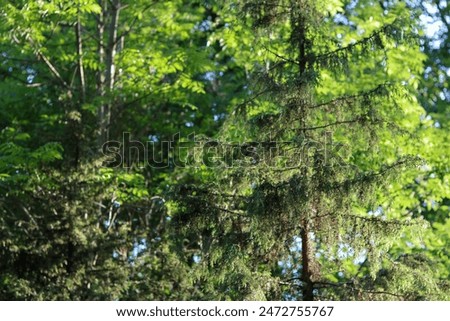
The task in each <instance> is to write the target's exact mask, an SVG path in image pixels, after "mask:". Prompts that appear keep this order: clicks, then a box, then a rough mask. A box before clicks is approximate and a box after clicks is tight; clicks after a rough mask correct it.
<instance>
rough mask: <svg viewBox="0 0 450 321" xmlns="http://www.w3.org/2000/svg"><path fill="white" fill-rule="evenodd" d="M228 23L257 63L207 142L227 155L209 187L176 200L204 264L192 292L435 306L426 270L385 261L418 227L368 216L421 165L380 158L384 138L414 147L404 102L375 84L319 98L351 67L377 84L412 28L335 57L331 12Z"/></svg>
mask: <svg viewBox="0 0 450 321" xmlns="http://www.w3.org/2000/svg"><path fill="white" fill-rule="evenodd" d="M236 10H238V11H241V12H243V16H244V19H243V20H244V21H245V22H244V24H245V23H247V24H250V25H251V27H252V28H253V30H254V32H255V47H254V52H255V54H256V53H258V52H264V55H265V57H266V59H265V60H264V63H260V64H255V66H254V68H253V71H252V73H251V75H250V76H249V79H250V82H251V86H250V88H249V90H248V96H249V98H248V99H247V100H246V101H244V102H243V103H242V104H240V105H239V106H238V107H237V108H236V109H235V110H234V111H233V112H232V114H231V116H230V117H229V119H228V120H227V122H226V123H225V124H224V127H223V128H222V131H221V134H220V136H219V138H218V139H216V140H207V141H206V142H204V145H203V146H204V152H205V154H206V156H205V157H204V159H205V158H206V159H207V160H208V161H210V160H211V158H210V156H211V155H217V154H220V155H222V156H223V157H221V158H220V161H217V159H216V161H215V162H209V163H207V165H209V166H210V169H209V170H206V171H207V173H208V175H205V177H207V180H209V183H208V182H207V183H206V184H205V185H203V186H194V185H183V186H180V187H179V188H178V190H177V191H176V196H177V198H178V200H177V202H176V203H175V204H176V212H177V214H176V216H175V220H174V222H175V224H176V225H177V226H178V227H179V229H180V231H183V232H184V233H185V234H184V235H186V238H187V239H189V240H190V242H189V244H187V245H186V249H189V250H190V251H193V252H194V253H195V255H194V257H195V260H196V261H197V262H199V263H198V264H197V265H196V266H194V269H196V278H197V280H198V286H199V287H200V289H201V290H200V292H202V293H204V295H205V297H207V298H219V299H258V300H262V299H272V300H279V299H301V300H316V299H346V300H347V299H357V300H364V299H366V300H368V299H419V298H423V296H424V295H425V296H426V294H427V293H428V294H429V293H432V292H434V293H439V291H440V290H439V288H438V285H437V284H436V283H434V281H433V280H432V273H431V268H430V265H429V262H428V261H427V260H426V259H424V258H423V257H420V256H413V255H402V256H399V257H392V256H388V255H387V251H388V249H389V248H390V246H391V244H392V243H393V242H394V240H395V239H396V238H398V237H400V236H401V235H402V233H404V232H405V231H415V232H414V233H418V232H420V230H421V229H422V228H423V227H424V223H423V221H422V220H421V219H412V218H411V217H409V216H405V217H404V218H402V219H397V218H396V219H390V218H389V217H386V215H383V213H382V210H381V209H379V208H378V207H377V195H380V191H382V190H383V188H384V186H386V185H387V184H389V182H392V180H395V175H396V174H398V173H399V172H401V171H402V170H403V169H404V168H405V167H408V166H409V167H411V166H416V165H418V164H420V163H421V161H420V159H418V158H416V157H413V156H409V155H403V156H402V157H398V158H397V159H395V160H393V161H390V162H385V161H384V160H383V159H381V158H377V157H376V156H377V147H378V145H379V142H380V139H381V138H380V136H381V137H383V136H386V135H391V136H392V137H395V135H410V133H408V132H407V131H406V130H405V129H404V128H402V127H401V126H400V125H398V124H397V123H396V122H395V120H396V119H398V118H399V117H402V116H401V114H402V110H401V108H399V107H398V104H397V100H398V99H405V98H406V99H407V98H408V97H410V95H411V93H410V92H409V91H408V90H407V89H403V88H402V86H401V85H400V84H393V83H388V82H383V83H374V84H372V88H368V89H367V90H364V91H361V92H359V93H354V94H349V95H344V96H334V97H328V99H326V100H320V99H318V97H320V96H319V95H318V88H320V81H321V75H322V72H323V71H324V70H326V71H331V72H333V73H334V74H335V75H345V73H346V72H348V70H349V64H357V63H358V61H359V60H364V59H365V60H367V59H369V60H371V61H373V67H372V68H373V69H372V70H368V71H367V72H369V73H370V72H376V71H377V70H379V69H380V68H383V66H385V65H386V64H388V63H389V62H388V61H387V52H388V51H389V48H392V47H394V46H397V45H398V44H399V43H402V42H403V43H410V44H414V42H415V41H416V40H415V37H414V36H413V34H412V33H411V30H412V27H411V26H410V20H409V19H410V17H409V16H407V15H405V16H399V17H393V18H392V19H391V22H390V23H388V24H386V25H384V26H380V27H379V28H378V29H377V30H375V31H374V32H371V33H370V34H363V35H361V37H360V38H359V39H357V40H355V41H354V42H352V43H350V44H348V45H345V46H343V45H341V44H340V43H339V42H338V41H336V39H332V38H331V37H329V36H328V34H327V26H328V27H329V26H330V25H333V24H334V23H335V21H334V20H333V19H334V18H335V16H334V14H335V13H336V12H333V10H332V9H330V6H329V5H327V3H326V2H320V1H319V2H317V1H308V0H301V1H293V0H287V1H284V0H267V1H244V2H243V3H241V5H240V6H237V9H236ZM345 142H351V144H346V143H345ZM364 159H371V160H373V161H372V162H371V163H370V165H368V163H367V162H364V161H363V160H364ZM187 243H188V242H187ZM420 269H422V270H421V272H420V273H419V272H417V271H418V270H420ZM342 271H345V273H343V272H342ZM417 289H421V290H420V291H418V290H417Z"/></svg>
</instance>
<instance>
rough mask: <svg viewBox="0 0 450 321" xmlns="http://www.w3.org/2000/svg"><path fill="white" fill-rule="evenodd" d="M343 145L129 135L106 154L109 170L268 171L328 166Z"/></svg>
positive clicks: (325, 139) (109, 145) (325, 138)
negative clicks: (222, 169)
mask: <svg viewBox="0 0 450 321" xmlns="http://www.w3.org/2000/svg"><path fill="white" fill-rule="evenodd" d="M340 147H341V146H340V145H339V144H333V142H332V136H331V133H326V134H325V135H324V136H323V137H322V138H321V139H319V140H312V139H308V138H303V139H296V140H292V141H277V140H272V139H269V140H265V141H249V142H240V143H236V142H224V141H219V140H214V139H208V138H205V137H204V136H202V135H196V134H195V133H191V134H189V135H186V136H182V135H181V134H179V133H177V134H175V135H173V136H172V139H171V140H163V141H159V140H158V139H157V138H156V137H155V136H149V139H148V140H147V141H145V142H142V141H139V140H135V139H132V137H131V133H129V132H125V133H123V135H122V140H121V141H108V142H106V143H104V144H103V146H102V152H103V155H104V156H105V158H106V160H105V162H104V164H103V165H104V166H105V167H122V168H131V167H138V168H143V167H148V166H150V167H152V168H173V167H194V168H201V167H214V168H236V167H267V168H276V169H290V168H299V167H302V166H314V165H318V163H320V164H321V165H322V166H326V165H327V164H328V162H329V161H330V159H331V156H332V157H333V159H336V156H337V155H338V154H339V150H340Z"/></svg>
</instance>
